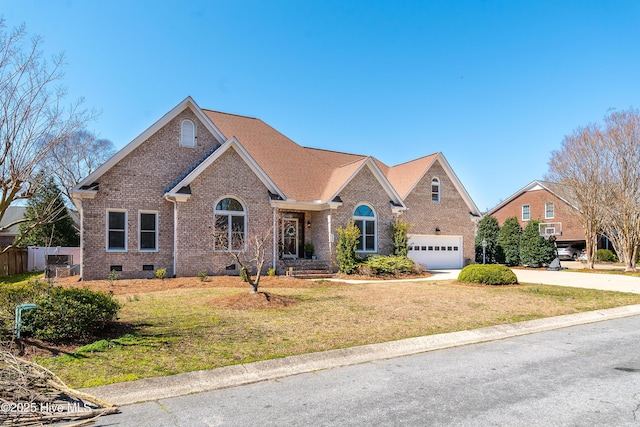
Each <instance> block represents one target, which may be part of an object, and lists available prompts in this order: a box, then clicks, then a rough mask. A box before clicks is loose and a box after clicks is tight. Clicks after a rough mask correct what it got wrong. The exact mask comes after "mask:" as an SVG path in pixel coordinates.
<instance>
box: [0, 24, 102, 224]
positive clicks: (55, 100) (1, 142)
mask: <svg viewBox="0 0 640 427" xmlns="http://www.w3.org/2000/svg"><path fill="white" fill-rule="evenodd" d="M26 37H27V34H26V31H25V27H24V25H21V26H19V27H17V28H14V29H12V30H8V29H7V27H6V24H5V21H4V20H0V219H2V218H3V217H4V214H5V212H6V210H7V208H8V207H9V205H11V203H13V202H14V201H17V200H22V199H28V198H29V197H31V195H32V194H33V192H34V191H35V189H36V188H37V186H38V184H39V182H38V178H37V175H38V172H39V171H40V169H41V168H42V166H43V163H44V160H45V159H46V158H47V157H49V156H50V155H51V153H52V151H53V150H54V148H55V147H57V146H58V144H60V143H62V142H63V141H66V140H68V139H69V137H70V136H71V135H72V134H73V133H74V132H75V131H77V130H78V129H81V128H82V127H83V126H84V125H85V123H86V122H87V121H88V120H90V119H91V118H93V113H91V112H89V111H87V110H85V109H82V100H78V101H77V102H75V103H72V104H71V105H69V106H68V107H63V100H64V97H65V95H66V90H65V88H63V87H61V86H59V83H60V81H61V79H62V65H63V60H64V57H63V56H62V55H58V56H54V57H52V59H51V61H50V62H49V61H47V60H46V59H45V58H44V57H43V54H42V51H41V50H40V46H41V45H42V39H41V38H39V37H34V38H32V39H31V40H30V41H27V40H26ZM46 216H47V217H50V215H46ZM47 220H48V219H47V218H41V219H39V221H41V222H42V223H44V222H46V221H47ZM21 222H23V221H22V220H19V221H17V222H16V223H21ZM16 223H13V224H7V226H5V227H4V228H3V229H6V228H7V227H9V226H11V225H15V224H16ZM37 223H38V221H36V226H37ZM0 231H2V230H1V229H0Z"/></svg>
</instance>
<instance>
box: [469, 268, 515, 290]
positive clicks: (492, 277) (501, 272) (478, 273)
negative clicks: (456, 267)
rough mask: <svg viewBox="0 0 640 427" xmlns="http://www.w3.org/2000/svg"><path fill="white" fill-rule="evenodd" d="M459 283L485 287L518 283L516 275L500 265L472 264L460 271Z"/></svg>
mask: <svg viewBox="0 0 640 427" xmlns="http://www.w3.org/2000/svg"><path fill="white" fill-rule="evenodd" d="M458 281H459V282H462V283H482V284H485V285H511V284H515V283H518V278H517V277H516V275H515V273H514V272H513V271H511V270H510V269H509V268H508V267H505V266H504V265H499V264H486V265H483V264H471V265H467V266H466V267H465V268H463V269H462V271H460V274H459V275H458Z"/></svg>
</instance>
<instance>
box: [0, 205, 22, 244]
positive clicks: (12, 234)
mask: <svg viewBox="0 0 640 427" xmlns="http://www.w3.org/2000/svg"><path fill="white" fill-rule="evenodd" d="M26 211H27V207H26V206H9V207H8V208H7V210H6V211H5V212H4V216H3V217H2V221H0V228H2V227H4V226H6V225H9V224H12V223H14V222H16V221H20V220H21V219H22V218H24V213H25V212H26ZM19 234H20V230H19V225H18V224H15V225H12V226H11V227H9V228H7V229H6V230H3V231H1V232H0V248H4V247H6V246H9V245H11V244H13V241H14V239H15V238H16V236H17V235H19Z"/></svg>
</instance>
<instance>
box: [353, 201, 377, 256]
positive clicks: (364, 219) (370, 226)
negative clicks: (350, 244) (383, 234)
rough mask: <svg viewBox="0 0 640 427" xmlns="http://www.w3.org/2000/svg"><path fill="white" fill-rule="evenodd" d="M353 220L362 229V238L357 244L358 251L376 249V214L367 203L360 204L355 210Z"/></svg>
mask: <svg viewBox="0 0 640 427" xmlns="http://www.w3.org/2000/svg"><path fill="white" fill-rule="evenodd" d="M353 221H354V224H355V226H356V227H358V228H359V229H360V240H359V241H358V244H357V245H356V250H357V251H362V252H375V251H376V229H377V226H376V214H375V212H373V209H371V207H369V206H367V205H360V206H358V207H357V208H356V210H355V211H354V212H353Z"/></svg>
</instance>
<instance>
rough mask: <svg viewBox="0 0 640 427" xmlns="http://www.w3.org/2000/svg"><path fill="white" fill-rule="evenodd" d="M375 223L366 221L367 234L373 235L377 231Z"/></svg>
mask: <svg viewBox="0 0 640 427" xmlns="http://www.w3.org/2000/svg"><path fill="white" fill-rule="evenodd" d="M375 229H376V227H375V223H374V222H373V221H365V233H366V234H367V235H373V234H374V233H375Z"/></svg>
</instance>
